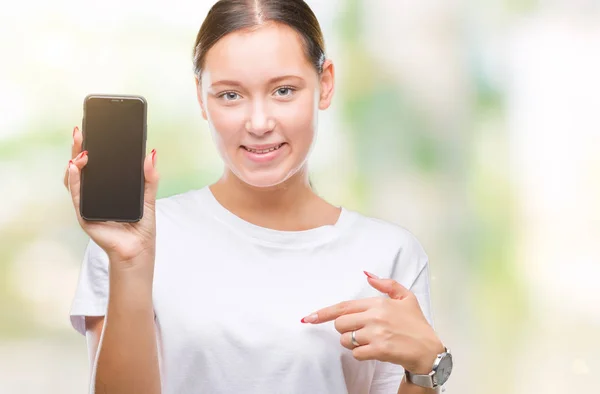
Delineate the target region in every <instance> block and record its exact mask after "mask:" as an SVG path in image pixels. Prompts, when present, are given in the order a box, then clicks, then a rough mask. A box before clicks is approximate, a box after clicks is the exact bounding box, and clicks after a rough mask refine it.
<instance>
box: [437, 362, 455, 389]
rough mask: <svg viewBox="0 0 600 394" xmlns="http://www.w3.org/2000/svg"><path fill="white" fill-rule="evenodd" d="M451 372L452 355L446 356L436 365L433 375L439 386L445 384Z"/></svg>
mask: <svg viewBox="0 0 600 394" xmlns="http://www.w3.org/2000/svg"><path fill="white" fill-rule="evenodd" d="M451 372H452V355H451V354H446V355H445V356H444V357H443V358H442V359H441V360H440V363H439V364H438V367H437V369H436V372H435V375H436V380H437V384H438V385H439V386H441V385H443V384H444V383H446V381H447V380H448V378H449V377H450V373H451Z"/></svg>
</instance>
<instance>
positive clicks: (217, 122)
mask: <svg viewBox="0 0 600 394" xmlns="http://www.w3.org/2000/svg"><path fill="white" fill-rule="evenodd" d="M207 115H208V122H209V124H210V127H211V130H212V132H213V134H214V137H215V138H217V139H218V141H219V142H220V143H221V144H223V145H224V147H225V148H226V147H227V145H229V144H230V143H233V142H237V138H238V136H237V134H238V131H239V130H241V129H242V128H243V126H244V111H243V109H242V107H238V108H234V107H223V106H220V105H216V104H215V103H210V102H208V104H207Z"/></svg>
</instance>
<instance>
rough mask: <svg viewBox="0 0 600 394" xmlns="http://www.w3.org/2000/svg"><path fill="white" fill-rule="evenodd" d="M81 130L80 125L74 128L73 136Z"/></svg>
mask: <svg viewBox="0 0 600 394" xmlns="http://www.w3.org/2000/svg"><path fill="white" fill-rule="evenodd" d="M78 131H79V127H77V126H75V128H73V138H75V133H77V132H78Z"/></svg>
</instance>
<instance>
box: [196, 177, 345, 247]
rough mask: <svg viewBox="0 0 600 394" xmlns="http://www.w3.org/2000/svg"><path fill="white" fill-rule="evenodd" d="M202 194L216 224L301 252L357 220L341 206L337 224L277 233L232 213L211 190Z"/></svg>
mask: <svg viewBox="0 0 600 394" xmlns="http://www.w3.org/2000/svg"><path fill="white" fill-rule="evenodd" d="M199 194H200V197H201V200H202V201H201V203H202V204H203V205H205V208H207V211H208V212H209V214H212V216H214V217H215V218H216V219H217V220H219V221H220V222H222V223H224V224H226V225H228V226H229V227H230V228H232V229H233V230H234V231H236V232H238V233H240V234H241V235H243V236H247V237H250V238H252V239H253V240H254V241H256V242H259V243H263V244H268V245H271V246H280V247H287V248H300V247H307V246H317V245H319V244H325V243H328V242H331V241H332V240H334V239H335V238H337V237H339V236H340V234H342V232H343V231H344V230H345V229H347V228H348V227H349V226H350V224H351V223H352V222H353V220H354V216H355V215H353V212H352V211H349V210H347V209H346V208H344V207H342V206H338V208H340V209H341V212H340V216H339V217H338V220H337V221H336V222H335V223H334V224H330V225H324V226H320V227H316V228H312V229H308V230H299V231H284V230H275V229H271V228H267V227H261V226H258V225H255V224H253V223H250V222H248V221H246V220H244V219H242V218H240V217H239V216H237V215H235V214H234V213H233V212H231V211H229V210H228V209H227V208H225V207H224V206H223V205H221V203H220V202H219V201H218V200H217V199H216V198H215V196H214V194H213V193H212V191H211V190H210V187H209V186H205V187H203V188H202V189H200V190H199Z"/></svg>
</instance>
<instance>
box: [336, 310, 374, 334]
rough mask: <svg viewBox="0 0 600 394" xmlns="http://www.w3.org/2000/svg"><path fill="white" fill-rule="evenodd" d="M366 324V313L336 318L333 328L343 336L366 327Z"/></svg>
mask: <svg viewBox="0 0 600 394" xmlns="http://www.w3.org/2000/svg"><path fill="white" fill-rule="evenodd" d="M368 322H369V316H368V312H359V313H351V314H348V315H343V316H340V317H338V318H337V319H335V322H334V326H335V329H336V330H337V332H339V333H340V334H343V333H345V332H349V331H354V330H360V329H361V328H363V327H364V326H366V325H367V323H368Z"/></svg>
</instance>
